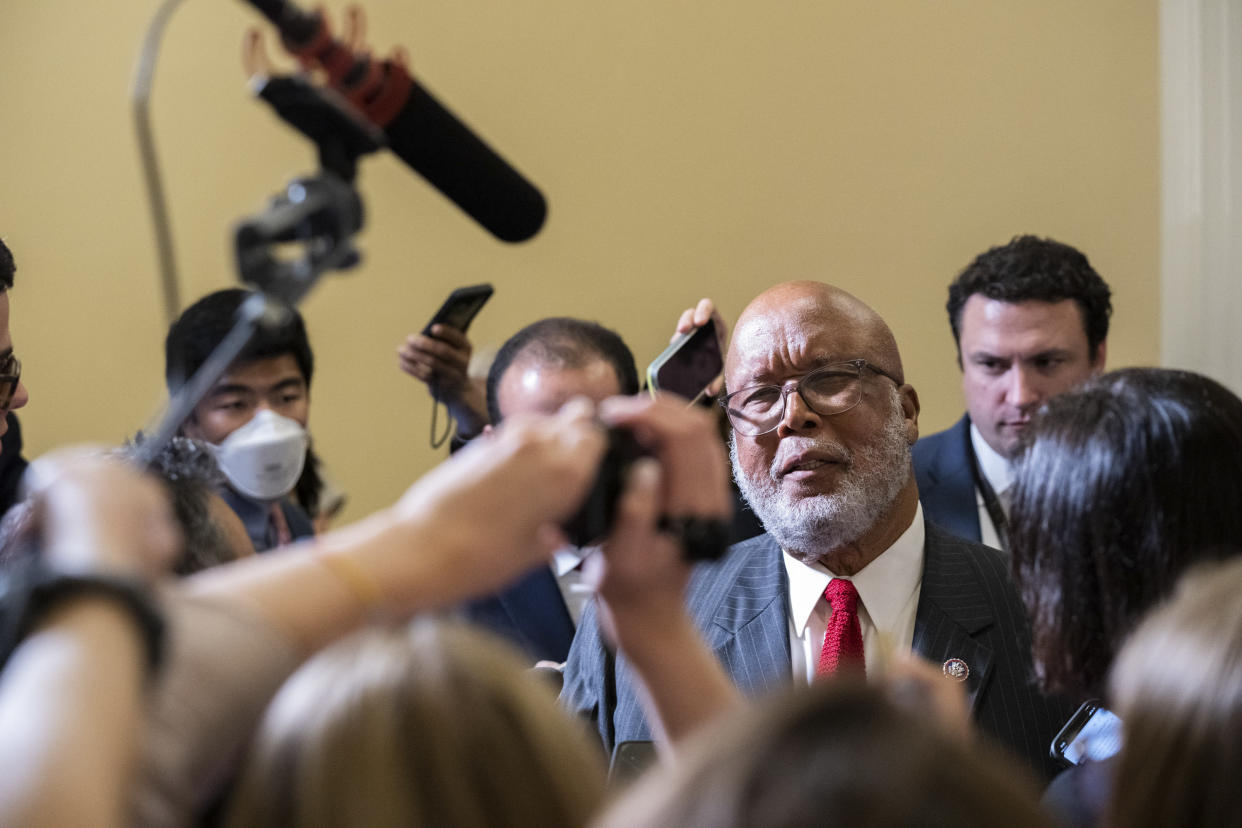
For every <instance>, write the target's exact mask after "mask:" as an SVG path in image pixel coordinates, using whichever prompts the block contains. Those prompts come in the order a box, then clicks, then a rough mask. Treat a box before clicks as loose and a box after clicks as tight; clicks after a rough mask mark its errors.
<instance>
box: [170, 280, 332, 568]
mask: <svg viewBox="0 0 1242 828" xmlns="http://www.w3.org/2000/svg"><path fill="white" fill-rule="evenodd" d="M252 295H253V294H251V292H250V291H247V290H242V289H240V288H230V289H226V290H219V291H216V292H215V293H209V294H208V295H206V296H204V297H203V298H202V299H199V300H198V301H197V302H195V303H194V304H193V305H190V307H188V308H186V309H185V311H183V312H182V314H181V316H180V317H178V318H177V321H175V322H173V324H172V327H170V328H169V329H168V336H167V338H166V339H165V341H164V378H165V380H166V382H167V384H168V392H169V393H170V394H175V393H176V392H177V391H179V390H180V389H181V387H182V386H183V385H184V384H185V383H186V382H187V381H188V380H189V379H190V378H191V377H193V376H194V373H195V372H196V371H198V369H199V368H200V367H201V366H202V364H203V363H204V362H206V361H207V358H208V357H209V356H211V353H212V352H213V351H214V350H215V349H216V347H217V346H218V345H219V344H220V343H221V342H222V341H223V340H224V338H225V337H226V336H227V335H228V333H229V331H231V330H232V328H233V325H234V323H235V321H236V316H237V310H238V308H240V307H241V305H242V303H243V302H245V301H246V300H247V299H248V298H250V297H251V296H252ZM313 370H314V355H313V354H312V353H311V348H310V341H309V339H308V338H307V336H306V326H305V324H304V323H303V322H302V317H301V315H300V314H299V313H298V312H297V311H296V310H295V311H293V312H292V315H291V317H290V318H289V320H288V321H287V322H286V323H285V324H283V325H280V326H277V327H275V328H261V329H260V330H259V331H258V332H257V333H256V334H255V336H254V337H253V338H252V339H251V341H250V343H249V344H248V345H247V346H246V348H245V349H244V350H243V351H242V353H241V355H240V356H239V357H237V359H235V360H234V361H233V363H232V364H231V365H230V366H229V368H228V370H227V371H225V373H224V375H223V376H222V377H220V379H219V380H217V381H216V383H215V385H214V386H212V388H211V390H210V391H208V393H207V396H205V397H204V398H203V399H202V400H201V401H200V402H199V403H198V405H197V406H195V408H194V411H193V412H191V414H190V416H189V417H188V418H187V419H186V421H185V423H184V424H183V425H182V429H181V430H182V432H183V433H184V434H185V435H186V436H187V437H193V438H196V439H199V440H204V441H206V442H208V443H211V444H213V445H215V446H216V447H217V460H218V462H219V464H220V470H221V471H222V472H223V473H224V475H225V477H226V478H227V479H228V485H227V486H226V487H225V488H223V489H222V490H221V495H222V496H223V497H224V499H225V501H227V502H228V504H229V506H231V507H232V508H233V511H235V512H237V516H238V517H240V518H241V520H242V523H243V524H244V525H245V527H246V532H247V534H249V535H250V539H251V541H252V542H253V543H254V548H255V550H256V551H259V552H263V551H265V550H268V549H271V548H273V547H275V546H280V545H282V544H285V543H288V542H290V541H292V540H296V539H298V538H303V537H308V536H310V535H312V534H314V530H313V528H312V526H311V521H310V518H309V517H308V516H307V514H306V512H305V511H304V510H303V509H302V508H301V507H300V506H298V505H296V504H294V503H293V502H292V501H291V500H290V498H289V495H290V494H291V493H292V492H293V491H294V489H295V487H302V486H308V487H309V488H310V489H311V490H315V491H316V492H317V477H316V476H315V472H314V465H313V460H312V459H311V458H310V457H309V438H308V437H307V434H306V423H307V420H308V418H309V415H310V381H311V374H312V372H313Z"/></svg>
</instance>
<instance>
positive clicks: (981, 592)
mask: <svg viewBox="0 0 1242 828" xmlns="http://www.w3.org/2000/svg"><path fill="white" fill-rule="evenodd" d="M725 376H726V380H727V386H728V389H729V394H728V396H727V397H726V409H727V410H728V413H729V419H730V422H731V424H732V425H733V429H734V433H733V439H732V445H731V449H732V451H731V454H732V460H733V470H734V476H735V478H736V480H737V482H738V484H739V486H740V488H741V490H742V493H743V494H744V495H745V497H746V499H747V501H748V502H749V503H750V505H751V507H752V508H753V509H754V511H755V512H756V514H757V515H758V516H759V517H760V519H761V520H762V521H763V524H764V526H765V527H766V528H767V530H768V531H767V534H765V535H762V536H760V537H758V538H754V539H752V540H748V541H744V542H742V543H740V544H737V545H735V546H734V547H732V548H731V550H730V551H729V553H728V554H727V555H726V557H725V558H724V559H723V560H721V561H719V562H716V563H712V564H706V565H702V566H700V567H698V569H697V570H696V572H695V573H694V575H693V577H692V579H691V584H690V588H689V591H688V593H687V600H688V605H689V609H690V612H691V614H692V615H693V617H694V618H695V620H696V623H697V624H698V626H699V629H700V630H701V631H702V632H703V634H704V637H705V638H706V639H707V643H708V645H709V646H711V647H712V648H713V649H714V650H715V652H716V655H717V656H718V657H719V659H720V661H721V663H722V664H723V665H724V666H725V668H726V670H727V671H728V672H729V674H730V675H731V676H732V677H733V679H734V681H735V682H736V684H737V685H738V686H739V688H740V689H741V690H742V691H743V692H745V693H747V694H751V695H754V694H759V693H762V692H764V691H766V690H769V689H772V688H777V687H782V686H785V685H788V684H789V683H790V682H791V681H803V682H805V681H808V680H810V679H811V678H813V677H814V676H815V675H817V674H821V673H823V672H829V671H831V670H832V669H833V667H832V665H833V664H836V663H838V661H839V660H841V659H846V657H847V655H848V657H849V660H851V661H852V662H853V663H854V664H855V666H856V668H857V667H861V668H862V669H864V670H865V671H868V672H870V673H871V674H872V675H876V674H878V673H879V672H880V671H882V670H883V666H884V662H885V660H886V658H887V657H888V655H889V654H890V652H892V651H910V650H913V651H914V652H916V653H918V654H920V655H922V656H924V657H925V658H928V659H931V660H932V661H933V662H935V663H936V664H937V665H942V669H943V671H944V674H945V675H946V676H947V677H948V678H950V679H953V680H957V681H962V682H964V683H965V685H966V689H967V691H968V693H969V695H970V697H971V703H972V709H973V711H974V715H975V719H976V721H977V722H978V724H979V726H980V728H981V729H982V730H983V732H985V733H987V734H989V735H990V736H991V737H993V738H994V739H996V740H997V741H998V742H999V743H1000V744H1002V745H1005V746H1007V747H1008V748H1009V749H1010V750H1012V751H1013V752H1014V753H1015V755H1017V756H1018V757H1020V758H1022V759H1024V760H1026V762H1027V763H1028V764H1030V765H1031V766H1032V767H1033V768H1035V769H1037V770H1039V771H1041V772H1044V773H1046V774H1048V773H1051V770H1052V768H1051V767H1050V764H1049V762H1048V747H1049V744H1050V742H1051V740H1052V737H1053V736H1054V735H1055V733H1056V731H1057V729H1058V728H1059V727H1060V725H1061V724H1063V722H1064V720H1065V717H1066V716H1067V715H1068V713H1069V712H1070V711H1069V709H1068V708H1067V706H1066V705H1063V704H1060V703H1058V702H1056V701H1054V700H1050V699H1047V698H1045V697H1044V696H1042V695H1041V694H1040V693H1039V692H1038V691H1037V690H1036V687H1035V683H1034V680H1033V676H1032V673H1031V666H1030V635H1029V630H1028V629H1027V625H1026V622H1025V618H1024V615H1023V611H1022V607H1021V604H1020V603H1019V599H1018V596H1017V594H1016V592H1015V590H1014V588H1013V586H1012V585H1011V584H1010V582H1009V580H1008V578H1007V576H1006V574H1005V562H1004V561H1003V559H1001V558H1000V556H999V555H998V553H996V552H995V551H994V550H989V549H986V548H984V547H981V546H978V545H976V544H971V543H967V542H965V541H961V540H959V539H956V538H953V537H951V536H949V535H947V534H946V533H944V532H942V531H940V530H938V529H936V527H934V526H929V525H925V524H924V520H923V516H922V510H921V508H920V506H919V501H918V490H917V488H916V484H915V481H914V475H913V471H912V468H911V460H910V446H911V445H912V444H913V443H914V441H915V440H916V439H917V438H918V413H919V400H918V394H917V393H916V392H915V390H914V388H912V387H911V386H910V385H908V384H906V382H905V380H904V376H903V372H902V366H901V358H900V355H899V353H898V350H897V345H896V342H895V340H894V338H893V335H892V332H891V331H890V330H889V329H888V326H887V325H886V324H885V323H884V321H883V320H882V319H880V317H879V316H878V315H877V314H876V313H875V312H874V311H873V310H871V309H870V308H869V307H867V306H866V305H864V304H863V303H862V302H860V301H859V300H857V299H855V298H854V297H853V296H850V295H849V294H847V293H845V292H844V291H840V290H838V289H836V288H833V287H830V286H828V285H824V284H821V283H817V282H793V283H788V284H784V285H778V286H776V287H774V288H772V289H771V290H769V291H766V292H765V293H763V294H761V295H760V296H759V297H758V298H757V299H755V300H754V301H753V302H752V303H751V304H750V305H749V306H748V307H747V309H746V310H745V311H744V312H743V314H742V316H741V318H740V319H739V321H738V324H737V329H736V330H735V332H734V337H733V342H732V344H731V346H730V348H729V354H728V359H727V361H726V367H725ZM834 582H842V583H836V584H834ZM843 594H846V595H848V594H852V595H853V598H852V599H841V597H840V596H842V595H843ZM831 596H835V597H831ZM838 600H841V601H842V602H841V603H840V604H839V607H840V609H839V610H838V609H834V608H833V605H832V604H831V603H830V601H832V602H836V601H838ZM838 612H839V613H840V615H839V616H838ZM834 618H835V620H834ZM838 622H840V623H838ZM842 626H844V627H845V628H846V629H848V630H852V635H853V636H854V638H853V639H852V640H854V641H856V642H857V643H856V644H852V645H850V646H851V648H852V649H851V650H850V651H849V652H848V653H847V651H846V649H843V648H842V646H841V637H840V627H842ZM834 628H836V629H837V630H838V631H837V632H836V633H833V632H831V631H832V630H833V629H834ZM847 638H848V636H847ZM859 662H861V663H859ZM562 700H563V701H564V702H565V703H566V704H567V705H568V706H569V708H570V709H571V710H573V711H575V712H577V713H579V714H581V715H583V716H586V717H588V718H590V719H591V720H593V721H594V722H595V724H596V725H597V727H598V729H599V732H600V736H601V739H602V740H603V742H604V744H605V747H606V748H607V749H609V750H612V749H613V748H614V746H615V745H617V744H620V743H621V742H625V741H634V740H639V741H641V740H647V739H650V738H651V736H650V731H649V729H648V726H647V722H646V721H645V718H644V716H643V713H642V710H641V707H640V705H639V701H638V697H637V696H636V693H635V684H634V678H633V677H632V675H631V672H630V669H629V667H628V665H627V664H626V661H625V659H624V657H614V656H613V655H612V654H611V653H610V652H609V650H608V648H607V647H606V646H605V645H604V643H603V641H602V639H601V637H600V632H599V627H598V620H597V618H596V615H595V612H594V609H593V608H590V607H589V608H588V610H587V612H586V614H585V615H584V617H583V621H582V624H581V626H580V628H579V632H578V635H577V637H576V638H575V640H574V645H573V647H572V648H571V651H570V655H569V661H568V663H567V665H566V670H565V684H564V692H563V694H562Z"/></svg>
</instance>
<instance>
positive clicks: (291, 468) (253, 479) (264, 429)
mask: <svg viewBox="0 0 1242 828" xmlns="http://www.w3.org/2000/svg"><path fill="white" fill-rule="evenodd" d="M309 442H310V438H309V437H308V436H307V434H306V429H304V428H302V426H300V425H298V424H297V422H296V421H295V420H291V419H289V418H288V417H282V416H280V415H279V414H277V413H276V412H274V411H272V410H270V409H267V408H264V409H261V410H260V411H259V413H257V414H255V415H254V417H252V418H251V420H250V422H248V423H246V424H245V425H244V426H242V427H241V428H239V429H237V430H236V431H234V432H233V433H232V434H230V435H229V436H228V437H225V438H224V441H223V442H221V443H220V445H218V446H216V447H215V450H216V461H217V462H218V463H219V464H220V471H222V472H224V476H225V477H226V478H228V481H229V484H230V485H231V486H232V487H233V488H234V489H236V490H237V491H238V492H240V493H241V494H243V495H245V496H246V497H250V498H253V499H255V500H277V499H278V498H281V497H284V496H285V495H287V494H289V492H291V491H293V487H294V485H296V484H297V482H298V477H300V476H301V474H302V467H303V466H304V465H305V464H306V447H307V445H309Z"/></svg>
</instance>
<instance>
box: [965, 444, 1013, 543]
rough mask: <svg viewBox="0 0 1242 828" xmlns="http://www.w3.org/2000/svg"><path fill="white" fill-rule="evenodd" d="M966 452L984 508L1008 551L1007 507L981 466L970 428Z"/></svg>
mask: <svg viewBox="0 0 1242 828" xmlns="http://www.w3.org/2000/svg"><path fill="white" fill-rule="evenodd" d="M966 453H967V454H968V455H970V473H971V476H972V477H974V479H975V486H976V487H977V488H978V489H979V494H981V495H983V508H984V509H987V512H988V517H989V518H991V519H992V526H994V527H995V528H996V537H997V538H998V540H999V543H1000V548H1001V550H1002V551H1004V552H1008V551H1009V518H1008V517H1007V516H1006V515H1005V508H1004V507H1003V506H1001V502H1000V498H999V497H997V495H996V490H995V489H993V488H992V484H991V483H989V482H988V479H987V477H986V476H984V474H983V469H981V468H980V467H979V458H978V457H977V456H976V455H975V446H974V442H973V441H972V440H971V439H970V430H969V429H967V431H966Z"/></svg>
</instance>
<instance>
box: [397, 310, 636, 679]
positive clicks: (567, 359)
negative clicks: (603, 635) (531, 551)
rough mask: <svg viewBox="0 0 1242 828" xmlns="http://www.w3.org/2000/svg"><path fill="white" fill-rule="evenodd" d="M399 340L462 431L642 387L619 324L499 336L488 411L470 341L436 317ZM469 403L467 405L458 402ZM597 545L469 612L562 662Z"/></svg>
mask: <svg viewBox="0 0 1242 828" xmlns="http://www.w3.org/2000/svg"><path fill="white" fill-rule="evenodd" d="M432 334H433V335H434V336H432V337H427V336H423V335H421V334H414V335H411V336H410V337H409V339H408V340H407V341H406V343H405V345H404V346H403V347H402V349H401V351H400V354H401V365H402V368H403V369H404V370H405V371H406V372H407V373H409V374H410V375H411V376H414V377H416V378H418V379H420V380H423V381H424V382H426V383H427V384H428V386H429V387H430V388H431V391H432V394H433V395H435V396H436V398H437V399H438V400H440V401H441V402H444V403H445V404H446V405H447V406H448V408H449V411H450V413H451V414H452V415H453V417H454V419H455V420H457V423H458V431H459V433H466V434H469V433H471V432H474V431H475V430H476V429H483V430H486V428H489V427H490V425H482V424H488V423H490V424H499V423H500V422H501V421H502V420H504V419H505V418H507V417H513V416H516V415H519V414H530V413H540V414H552V413H555V412H556V411H558V410H560V407H561V406H562V405H564V404H565V403H566V402H567V401H569V400H570V399H572V398H573V397H587V398H589V399H591V400H592V401H594V402H599V401H601V400H604V399H607V398H608V397H614V396H617V395H618V394H636V393H637V392H638V371H637V368H636V367H635V365H634V355H633V354H632V353H631V352H630V349H629V347H628V346H627V345H626V344H625V342H624V340H622V339H621V337H620V336H619V335H617V334H616V333H615V332H613V331H611V330H609V329H607V328H605V327H603V326H602V325H598V324H596V323H594V322H588V321H585V320H582V319H572V318H568V317H551V318H548V319H541V320H539V321H538V322H533V323H531V324H530V325H527V326H526V327H525V328H522V330H520V331H518V332H517V333H515V334H514V335H513V336H511V337H509V339H508V340H507V341H506V342H505V343H504V345H502V346H501V348H500V350H499V351H498V352H497V353H496V358H495V359H494V360H493V361H492V365H491V368H490V370H489V371H488V374H487V386H486V392H485V404H486V407H487V413H486V415H485V416H484V415H483V414H482V413H481V412H479V411H477V408H478V402H477V401H476V402H474V403H473V404H472V403H471V402H470V398H471V397H472V396H473V397H477V396H478V394H477V392H476V391H472V390H471V388H470V380H469V379H468V378H467V377H466V365H467V363H468V362H469V359H470V343H469V340H467V339H466V338H465V336H464V335H462V334H461V333H460V332H458V331H455V330H453V329H448V330H444V329H443V327H442V326H437V327H436V328H435V329H433V330H432ZM463 411H464V412H467V413H465V414H462V413H461V412H463ZM590 551H591V550H590V549H580V548H578V547H573V546H569V547H565V548H562V549H560V550H558V551H557V553H556V556H555V558H554V560H553V562H552V565H551V567H550V568H547V569H544V568H540V569H538V570H536V571H534V572H532V573H531V574H530V575H527V576H526V577H525V578H523V579H522V580H520V581H518V582H517V583H516V584H514V585H513V586H512V587H510V588H509V589H507V590H505V591H504V592H502V593H500V594H498V595H495V596H492V597H489V598H484V599H482V600H479V601H475V602H473V603H472V604H470V606H469V607H467V609H466V615H467V616H468V617H469V618H470V619H471V620H472V621H475V622H476V623H479V624H481V625H483V626H485V627H487V628H489V629H491V630H493V631H494V632H497V633H499V634H501V635H503V636H505V637H506V638H508V639H509V640H511V641H513V642H514V643H515V644H517V645H518V646H519V647H521V648H522V649H523V650H524V651H525V652H526V654H527V655H528V656H529V657H530V658H531V659H532V660H534V661H553V662H557V663H559V662H562V661H564V660H565V657H566V655H567V654H568V653H569V644H570V641H571V640H572V639H573V635H574V628H575V626H576V624H577V621H578V619H579V617H580V616H581V614H582V606H583V604H584V602H585V601H586V599H587V598H588V597H589V595H590V591H589V589H588V588H587V587H586V586H585V585H584V584H583V583H582V575H581V564H582V561H583V560H584V558H585V557H586V555H587V554H589V553H590Z"/></svg>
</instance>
